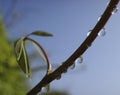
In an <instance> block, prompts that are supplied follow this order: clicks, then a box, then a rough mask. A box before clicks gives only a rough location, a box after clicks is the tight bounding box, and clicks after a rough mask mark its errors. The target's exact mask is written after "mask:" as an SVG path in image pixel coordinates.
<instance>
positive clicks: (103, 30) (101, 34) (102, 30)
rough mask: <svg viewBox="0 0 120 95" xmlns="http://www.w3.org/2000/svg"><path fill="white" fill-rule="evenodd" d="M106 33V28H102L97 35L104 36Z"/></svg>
mask: <svg viewBox="0 0 120 95" xmlns="http://www.w3.org/2000/svg"><path fill="white" fill-rule="evenodd" d="M105 35H106V30H105V28H102V29H101V31H100V32H99V33H98V36H105Z"/></svg>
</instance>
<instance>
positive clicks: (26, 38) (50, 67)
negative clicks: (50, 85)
mask: <svg viewBox="0 0 120 95" xmlns="http://www.w3.org/2000/svg"><path fill="white" fill-rule="evenodd" d="M24 40H29V41H32V42H34V43H35V44H36V45H37V46H38V47H39V48H40V49H41V51H42V53H43V54H44V56H45V58H46V61H47V62H46V63H47V72H46V74H49V73H51V70H52V66H51V64H50V62H49V59H48V56H47V54H46V52H45V50H44V49H43V47H42V46H41V45H40V44H38V43H37V42H36V41H35V40H33V39H31V38H29V37H25V38H24Z"/></svg>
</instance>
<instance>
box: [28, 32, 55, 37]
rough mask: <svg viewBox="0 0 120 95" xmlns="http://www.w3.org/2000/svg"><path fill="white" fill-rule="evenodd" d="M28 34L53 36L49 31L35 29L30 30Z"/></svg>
mask: <svg viewBox="0 0 120 95" xmlns="http://www.w3.org/2000/svg"><path fill="white" fill-rule="evenodd" d="M30 35H36V36H53V35H52V34H51V33H47V32H44V31H35V32H32V33H31V34H30Z"/></svg>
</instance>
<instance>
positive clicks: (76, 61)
mask: <svg viewBox="0 0 120 95" xmlns="http://www.w3.org/2000/svg"><path fill="white" fill-rule="evenodd" d="M81 63H83V59H81V58H80V57H79V58H77V59H76V60H75V64H81Z"/></svg>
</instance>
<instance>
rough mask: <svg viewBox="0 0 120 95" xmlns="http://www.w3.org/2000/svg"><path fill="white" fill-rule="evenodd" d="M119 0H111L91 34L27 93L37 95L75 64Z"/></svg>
mask: <svg viewBox="0 0 120 95" xmlns="http://www.w3.org/2000/svg"><path fill="white" fill-rule="evenodd" d="M118 3H119V0H111V1H110V3H109V4H108V6H107V8H106V10H105V11H104V13H103V15H102V17H101V18H100V20H99V21H98V23H97V24H96V25H95V27H94V28H93V30H92V32H91V33H90V35H89V36H88V37H87V38H86V39H85V40H84V42H83V43H82V44H81V45H80V47H79V48H78V49H77V50H76V51H75V52H74V53H73V54H72V55H71V56H70V57H69V58H68V59H67V60H66V61H65V62H64V63H63V64H62V65H61V66H60V67H58V68H57V69H56V70H55V71H54V72H52V73H50V74H49V75H45V77H44V78H43V79H42V80H41V81H40V82H39V83H38V84H37V85H36V86H35V87H34V88H33V89H32V90H31V91H29V92H28V93H27V95H36V94H37V93H38V92H40V91H41V89H42V87H44V86H45V85H47V84H49V83H50V82H52V81H53V80H55V79H56V78H57V77H59V76H61V74H62V73H64V72H66V71H67V69H68V68H69V67H70V66H71V65H73V63H74V61H75V60H76V59H77V58H78V57H79V56H80V55H83V53H84V52H85V51H86V50H87V49H88V47H89V46H90V45H91V44H92V43H93V41H94V40H95V39H96V37H97V36H98V33H99V31H100V30H101V29H102V28H103V27H104V26H105V24H106V23H107V21H108V19H109V18H110V16H111V15H112V12H113V11H114V9H115V8H116V7H117V4H118Z"/></svg>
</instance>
